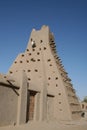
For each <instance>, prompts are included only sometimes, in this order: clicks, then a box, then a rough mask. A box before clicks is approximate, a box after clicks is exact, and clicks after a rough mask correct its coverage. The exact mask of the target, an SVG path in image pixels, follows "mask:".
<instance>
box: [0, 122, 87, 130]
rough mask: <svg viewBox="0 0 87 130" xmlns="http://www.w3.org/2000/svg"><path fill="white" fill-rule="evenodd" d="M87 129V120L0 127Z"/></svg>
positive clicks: (11, 129) (15, 129) (6, 129)
mask: <svg viewBox="0 0 87 130" xmlns="http://www.w3.org/2000/svg"><path fill="white" fill-rule="evenodd" d="M29 129H30V130H87V120H80V121H60V122H54V121H51V122H48V121H46V122H34V121H33V122H28V123H27V124H25V125H19V126H8V127H0V130H29Z"/></svg>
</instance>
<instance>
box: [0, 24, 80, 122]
mask: <svg viewBox="0 0 87 130" xmlns="http://www.w3.org/2000/svg"><path fill="white" fill-rule="evenodd" d="M0 85H1V89H2V91H3V93H5V90H4V89H7V90H6V91H7V93H8V95H7V97H8V98H7V100H8V102H9V108H8V113H3V114H4V115H3V116H7V114H9V112H11V114H12V115H15V116H14V117H13V118H12V117H10V120H9V119H8V118H6V121H5V123H4V124H11V123H12V122H13V123H15V124H23V123H26V122H27V121H29V120H32V121H33V120H36V121H39V120H41V121H43V120H57V121H59V120H75V119H76V120H77V119H80V118H81V107H80V103H79V101H78V98H77V96H76V93H75V90H74V88H73V85H72V84H71V79H70V78H69V77H68V73H67V72H66V71H65V69H64V67H63V65H62V61H61V59H60V57H59V56H58V54H57V52H56V44H55V41H54V36H53V34H52V33H51V32H50V30H49V27H48V26H42V28H41V30H35V29H33V30H32V32H31V36H30V39H29V43H28V46H27V49H26V50H25V52H24V53H21V54H19V55H18V57H17V58H16V59H15V61H14V62H13V64H12V66H11V67H10V69H9V71H8V74H7V75H1V81H0ZM3 86H7V87H6V88H5V87H3ZM9 86H10V87H9ZM0 91H1V90H0ZM2 91H1V92H2ZM1 92H0V93H1ZM12 93H13V94H12ZM2 96H4V95H2V93H1V96H0V99H1V97H2ZM5 98H6V97H3V102H4V105H5V108H4V109H6V107H7V105H6V104H5ZM14 104H15V107H14ZM11 108H12V109H11ZM10 109H11V111H10ZM2 111H4V110H2V107H0V112H2ZM5 111H7V110H5ZM0 122H2V119H1V118H0ZM0 124H2V123H0Z"/></svg>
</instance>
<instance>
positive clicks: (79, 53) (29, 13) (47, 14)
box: [0, 0, 87, 100]
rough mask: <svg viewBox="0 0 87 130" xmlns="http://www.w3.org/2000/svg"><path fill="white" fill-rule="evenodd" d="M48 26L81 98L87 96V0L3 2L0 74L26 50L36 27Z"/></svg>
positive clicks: (1, 5)
mask: <svg viewBox="0 0 87 130" xmlns="http://www.w3.org/2000/svg"><path fill="white" fill-rule="evenodd" d="M42 25H48V26H49V27H50V30H51V31H52V32H53V33H54V36H55V42H56V45H57V52H58V54H59V56H60V57H61V59H62V62H63V65H64V68H65V70H66V71H67V72H68V75H69V77H70V78H71V79H72V83H73V86H74V88H75V89H76V92H77V95H78V97H79V98H80V99H81V100H82V99H83V98H84V96H87V0H0V73H7V71H8V69H9V68H10V66H11V64H12V63H13V61H14V60H15V58H16V56H17V55H18V54H19V53H21V52H23V51H25V49H26V47H27V43H28V39H29V36H30V33H31V31H32V29H33V28H35V29H37V30H38V29H40V28H41V26H42Z"/></svg>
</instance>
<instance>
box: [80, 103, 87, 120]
mask: <svg viewBox="0 0 87 130" xmlns="http://www.w3.org/2000/svg"><path fill="white" fill-rule="evenodd" d="M81 109H82V117H83V118H86V119H87V102H85V101H82V102H81Z"/></svg>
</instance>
